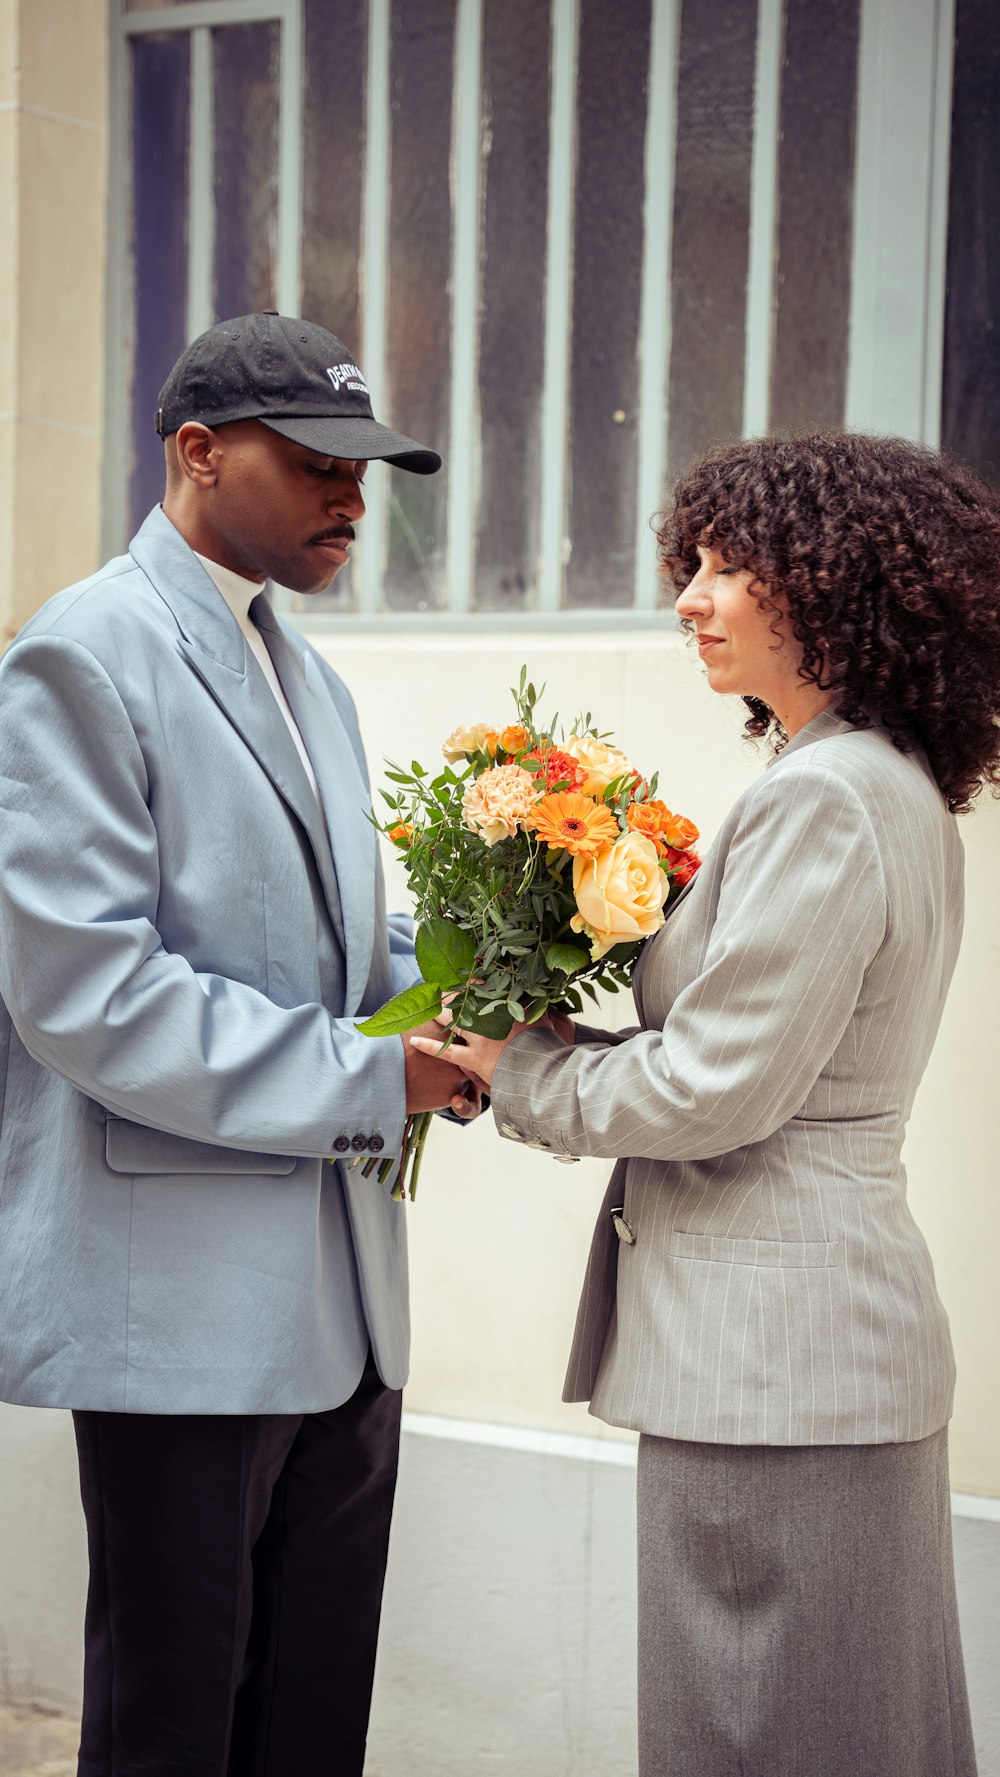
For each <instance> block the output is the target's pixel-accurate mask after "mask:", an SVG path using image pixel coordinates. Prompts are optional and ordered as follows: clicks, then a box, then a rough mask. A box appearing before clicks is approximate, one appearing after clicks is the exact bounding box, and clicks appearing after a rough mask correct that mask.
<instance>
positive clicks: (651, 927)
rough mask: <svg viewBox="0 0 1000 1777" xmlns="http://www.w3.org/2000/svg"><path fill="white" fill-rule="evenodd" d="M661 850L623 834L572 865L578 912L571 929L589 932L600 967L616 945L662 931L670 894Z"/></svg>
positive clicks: (641, 837) (636, 836)
mask: <svg viewBox="0 0 1000 1777" xmlns="http://www.w3.org/2000/svg"><path fill="white" fill-rule="evenodd" d="M669 886H670V885H669V883H668V881H667V878H666V875H665V874H664V872H663V871H662V870H661V869H660V864H659V859H658V857H657V855H656V847H655V845H654V844H653V842H652V840H651V839H647V838H645V836H644V835H643V834H642V833H623V834H622V836H621V838H620V839H616V840H615V842H614V844H613V845H609V846H608V849H607V851H605V852H601V853H600V855H599V856H598V857H596V858H587V857H578V858H575V859H574V861H573V893H574V895H575V896H576V904H577V906H578V907H579V909H580V911H579V913H575V914H574V915H573V918H572V919H571V920H570V925H571V926H572V927H573V930H574V931H575V932H585V933H586V934H587V937H588V938H589V939H590V941H591V950H590V954H591V957H592V958H593V960H594V961H595V962H596V961H597V960H598V958H599V957H602V956H603V955H604V953H605V951H607V950H612V949H613V948H614V946H615V945H616V944H635V943H637V942H638V940H639V939H640V938H648V937H650V936H651V935H652V933H653V932H657V931H659V929H660V927H661V925H663V923H664V914H663V903H664V900H665V899H666V896H667V892H668V889H669Z"/></svg>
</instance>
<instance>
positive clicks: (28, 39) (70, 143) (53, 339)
mask: <svg viewBox="0 0 1000 1777" xmlns="http://www.w3.org/2000/svg"><path fill="white" fill-rule="evenodd" d="M106 13H107V6H106V0H0V316H2V326H0V642H2V641H7V640H9V638H10V637H11V636H12V635H13V634H14V633H15V631H16V630H17V629H18V627H19V626H20V624H21V623H23V621H24V619H25V617H27V616H28V615H29V614H30V612H31V611H32V610H34V609H35V607H36V605H38V604H40V603H41V601H42V599H43V598H46V597H48V595H49V593H51V592H54V591H56V590H57V588H58V587H60V586H62V585H65V584H66V582H67V581H69V580H73V579H77V578H79V577H80V576H81V575H83V574H86V573H89V572H90V571H91V569H92V568H94V567H95V566H96V565H97V562H98V552H99V537H100V517H101V462H100V453H101V399H102V387H103V374H104V372H103V362H104V238H105V210H106V202H107V198H106V178H107V171H106V163H107V18H106Z"/></svg>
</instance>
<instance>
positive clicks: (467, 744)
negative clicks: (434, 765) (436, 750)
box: [441, 722, 498, 765]
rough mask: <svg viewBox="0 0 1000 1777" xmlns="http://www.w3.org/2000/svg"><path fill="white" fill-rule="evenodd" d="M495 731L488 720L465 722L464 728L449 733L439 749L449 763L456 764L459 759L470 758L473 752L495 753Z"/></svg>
mask: <svg viewBox="0 0 1000 1777" xmlns="http://www.w3.org/2000/svg"><path fill="white" fill-rule="evenodd" d="M497 732H498V731H497V729H495V728H491V727H490V725H489V723H488V722H467V723H466V725H465V727H464V728H456V729H455V730H454V731H453V733H451V734H449V736H448V739H447V740H446V741H445V743H444V745H443V746H442V748H441V751H442V753H443V754H444V756H445V758H446V759H447V761H448V764H449V765H457V764H458V761H459V760H460V759H468V758H471V756H472V754H473V753H495V752H496V747H497ZM491 743H492V744H491Z"/></svg>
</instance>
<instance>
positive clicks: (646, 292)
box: [634, 0, 680, 611]
mask: <svg viewBox="0 0 1000 1777" xmlns="http://www.w3.org/2000/svg"><path fill="white" fill-rule="evenodd" d="M679 31H680V0H653V8H652V26H651V32H650V45H649V89H648V90H649V109H648V111H647V114H646V172H645V195H644V205H643V254H642V305H641V310H640V316H639V440H638V444H639V457H638V466H637V470H636V495H637V500H638V506H637V510H636V540H635V593H634V602H635V606H636V609H637V610H641V611H649V610H652V609H654V608H655V606H656V604H657V601H658V595H659V582H658V577H657V573H656V566H655V557H654V553H653V544H652V538H651V536H650V530H649V520H650V517H651V515H652V514H653V513H654V512H655V511H656V510H657V508H658V507H659V506H660V505H661V503H662V500H663V465H664V462H665V459H666V442H667V365H668V363H669V359H670V318H671V317H670V245H671V229H672V223H673V215H674V151H675V146H676V136H677V49H678V34H679Z"/></svg>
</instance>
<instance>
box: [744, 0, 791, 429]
mask: <svg viewBox="0 0 1000 1777" xmlns="http://www.w3.org/2000/svg"><path fill="white" fill-rule="evenodd" d="M783 24H784V7H783V4H782V0H758V3H757V68H756V77H755V84H754V107H753V159H752V162H751V172H750V263H749V267H748V271H747V320H746V363H745V368H744V375H743V435H744V437H746V438H753V437H756V436H758V435H759V434H760V433H762V432H766V431H767V428H768V422H769V419H770V410H771V353H772V347H773V340H774V272H775V266H774V246H775V222H776V218H777V207H778V125H779V104H780V98H781V52H782V37H783Z"/></svg>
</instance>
